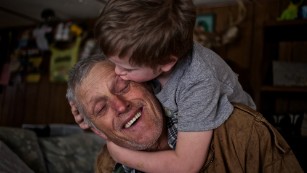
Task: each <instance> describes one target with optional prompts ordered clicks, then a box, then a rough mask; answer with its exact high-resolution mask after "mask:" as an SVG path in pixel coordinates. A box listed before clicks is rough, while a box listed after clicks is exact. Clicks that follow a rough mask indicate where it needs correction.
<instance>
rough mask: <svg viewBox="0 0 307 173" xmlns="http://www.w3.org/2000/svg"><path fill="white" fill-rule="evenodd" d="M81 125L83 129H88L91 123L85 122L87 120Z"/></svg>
mask: <svg viewBox="0 0 307 173" xmlns="http://www.w3.org/2000/svg"><path fill="white" fill-rule="evenodd" d="M79 126H80V127H81V129H88V128H90V127H89V125H88V124H87V123H85V122H82V123H80V124H79Z"/></svg>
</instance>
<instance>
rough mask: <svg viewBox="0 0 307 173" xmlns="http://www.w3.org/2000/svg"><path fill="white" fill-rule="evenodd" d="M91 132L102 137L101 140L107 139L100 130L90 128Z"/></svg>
mask: <svg viewBox="0 0 307 173" xmlns="http://www.w3.org/2000/svg"><path fill="white" fill-rule="evenodd" d="M91 130H92V131H93V132H94V133H96V135H98V136H100V137H102V138H103V139H105V140H108V137H107V136H106V135H105V134H104V133H103V132H102V131H101V130H98V129H96V128H93V127H92V128H91Z"/></svg>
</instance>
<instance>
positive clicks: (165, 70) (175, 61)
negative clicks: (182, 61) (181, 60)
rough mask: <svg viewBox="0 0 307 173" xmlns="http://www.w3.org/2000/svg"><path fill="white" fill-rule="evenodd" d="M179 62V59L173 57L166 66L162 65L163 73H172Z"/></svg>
mask: <svg viewBox="0 0 307 173" xmlns="http://www.w3.org/2000/svg"><path fill="white" fill-rule="evenodd" d="M177 61H178V57H176V56H173V55H171V57H170V61H169V62H168V63H166V64H164V65H161V70H162V71H163V72H168V71H170V70H171V69H172V68H173V67H174V66H175V64H176V63H177Z"/></svg>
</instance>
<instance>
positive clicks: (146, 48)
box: [73, 0, 255, 173]
mask: <svg viewBox="0 0 307 173" xmlns="http://www.w3.org/2000/svg"><path fill="white" fill-rule="evenodd" d="M195 16H196V13H195V7H194V5H193V2H192V1H191V0H109V1H108V2H107V4H106V6H105V8H104V10H103V11H102V14H101V15H100V17H99V19H98V20H97V25H96V26H95V30H96V38H97V39H98V43H99V45H100V47H101V48H102V51H103V53H104V54H105V55H106V56H107V57H108V59H109V60H110V61H112V62H113V63H114V64H115V65H116V68H115V72H116V74H117V75H119V76H120V77H121V78H122V79H124V80H132V81H136V82H146V81H151V82H152V84H153V87H154V91H155V94H156V96H157V98H158V99H159V101H160V102H161V103H162V105H163V106H164V108H165V112H166V113H167V116H169V117H171V118H172V119H173V121H174V123H175V127H176V128H175V133H173V135H170V136H169V138H170V141H175V142H174V143H173V144H171V142H170V141H169V143H170V146H171V147H172V148H173V150H168V151H159V152H142V151H132V150H129V149H125V148H121V147H119V146H117V145H115V144H113V143H110V142H109V143H108V149H109V151H110V153H111V155H112V157H113V159H114V160H115V161H117V162H120V163H122V164H123V165H126V166H128V167H131V168H134V169H137V170H140V171H143V172H176V173H178V172H185V173H186V172H198V171H199V170H200V168H201V167H202V166H203V163H204V162H205V161H206V158H207V154H208V149H209V145H210V142H211V138H212V132H213V130H214V129H215V128H217V127H219V126H220V125H221V124H223V123H224V122H225V121H226V120H227V119H228V117H229V116H231V114H232V111H233V104H232V103H241V104H245V105H248V106H250V107H252V108H254V109H255V104H254V102H253V101H252V99H251V98H250V96H249V95H248V94H247V93H246V92H244V91H243V89H242V87H241V85H240V84H239V82H238V79H237V75H236V74H235V73H234V72H233V71H232V70H231V69H230V67H229V66H228V65H227V64H226V63H225V62H224V61H223V60H222V59H221V58H220V57H219V56H218V55H217V54H215V53H214V52H213V51H211V50H209V49H207V48H205V47H203V46H201V45H200V44H198V43H196V42H194V41H193V30H194V25H195ZM73 114H74V116H75V119H76V122H81V121H82V120H80V117H78V115H77V113H76V112H75V113H74V111H73ZM134 121H137V118H136V119H134V120H133V121H132V120H131V122H129V123H127V124H128V125H127V126H131V125H133V123H134ZM80 126H81V127H83V128H86V127H87V126H86V125H85V126H84V124H82V123H80ZM177 130H178V133H177ZM176 141H177V142H176Z"/></svg>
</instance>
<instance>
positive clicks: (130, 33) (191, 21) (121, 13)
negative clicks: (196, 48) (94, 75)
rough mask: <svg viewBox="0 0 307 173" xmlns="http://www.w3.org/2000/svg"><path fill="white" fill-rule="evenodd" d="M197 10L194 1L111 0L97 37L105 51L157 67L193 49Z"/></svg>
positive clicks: (135, 62)
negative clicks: (171, 57)
mask: <svg viewBox="0 0 307 173" xmlns="http://www.w3.org/2000/svg"><path fill="white" fill-rule="evenodd" d="M195 16H196V11H195V7H194V4H193V2H192V0H109V1H108V2H107V4H106V6H105V8H104V9H103V11H102V13H101V14H100V16H99V18H98V20H97V23H96V26H95V36H96V38H97V39H98V40H97V41H98V44H99V46H100V47H101V49H102V51H103V53H104V54H105V55H106V56H107V57H108V56H118V57H120V58H123V57H126V56H129V57H130V63H131V64H133V65H137V66H147V67H151V68H154V67H156V66H157V65H163V64H166V63H168V62H170V56H171V55H173V56H176V57H178V59H179V60H180V59H182V58H184V57H186V56H187V54H188V53H189V51H190V50H191V49H192V48H193V30H194V25H195Z"/></svg>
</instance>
